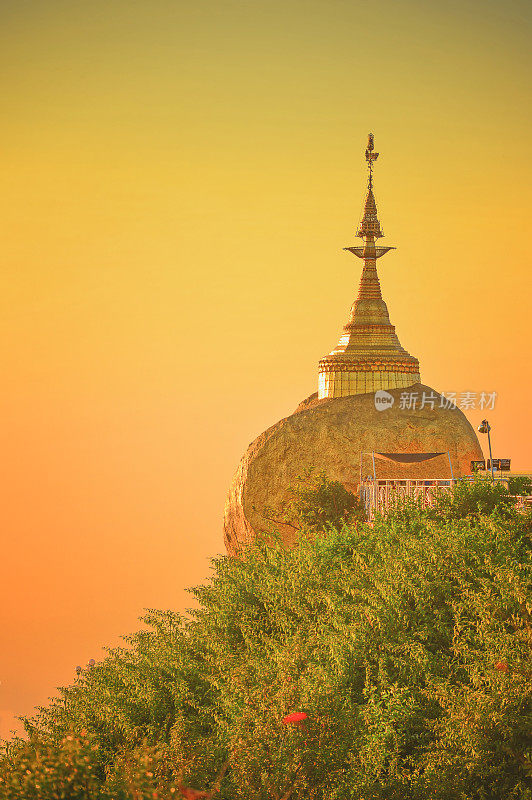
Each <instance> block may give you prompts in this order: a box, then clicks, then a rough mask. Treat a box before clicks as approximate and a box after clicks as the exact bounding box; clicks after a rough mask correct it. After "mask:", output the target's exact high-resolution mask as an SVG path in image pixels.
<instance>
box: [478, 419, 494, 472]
mask: <svg viewBox="0 0 532 800" xmlns="http://www.w3.org/2000/svg"><path fill="white" fill-rule="evenodd" d="M490 431H491V425H490V424H489V422H488V420H487V419H483V420H482V424H481V425H479V426H478V432H479V433H487V434H488V449H489V451H490V467H491V480H492V481H493V482H495V476H494V474H493V456H492V454H491V438H490Z"/></svg>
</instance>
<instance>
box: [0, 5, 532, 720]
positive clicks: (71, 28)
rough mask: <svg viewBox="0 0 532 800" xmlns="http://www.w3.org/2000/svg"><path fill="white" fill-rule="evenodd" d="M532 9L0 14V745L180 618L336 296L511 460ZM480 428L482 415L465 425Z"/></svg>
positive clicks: (530, 391) (326, 326)
mask: <svg viewBox="0 0 532 800" xmlns="http://www.w3.org/2000/svg"><path fill="white" fill-rule="evenodd" d="M531 17H532V6H531V5H530V3H529V2H528V1H525V0H522V2H521V1H519V2H516V1H515V0H514V2H511V1H510V2H508V0H506V1H505V2H499V0H497V1H496V2H495V1H492V2H485V1H484V2H467V0H466V1H465V2H454V0H453V2H447V0H446V2H443V3H436V2H430V0H425V2H414V1H413V0H403V2H398V0H393V1H392V0H373V1H372V2H357V1H356V0H355V1H354V2H347V0H319V2H315V1H313V0H305V2H297V1H296V0H283V1H282V2H281V1H280V0H279V1H278V2H277V1H273V2H265V1H263V0H253V1H251V0H250V1H249V2H245V3H244V2H218V3H217V2H213V0H204V1H203V2H201V0H200V1H199V2H198V0H195V1H194V2H178V1H177V0H174V2H170V1H169V0H166V1H165V2H162V1H161V2H158V1H157V0H145V1H144V2H131V0H129V1H128V2H125V1H120V0H115V1H114V2H113V0H105V2H99V0H91V2H88V1H85V2H74V1H73V0H68V2H54V0H49V2H46V3H42V2H24V0H16V2H15V1H13V2H6V0H4V2H3V3H2V6H1V11H0V38H1V42H0V45H1V46H0V71H1V74H2V76H3V80H4V85H3V91H2V103H1V106H0V107H1V109H2V119H1V127H0V136H1V139H2V143H1V148H0V159H1V161H2V163H1V169H2V175H3V181H2V184H3V191H2V194H1V197H0V203H1V209H0V210H1V213H0V224H1V252H2V261H3V269H2V271H1V286H0V303H1V306H2V308H1V313H0V326H1V341H2V353H1V359H2V363H1V369H2V375H3V391H2V392H1V395H0V406H1V408H0V410H1V426H0V430H1V437H2V439H1V452H2V462H1V464H2V476H1V480H0V491H1V504H0V507H1V509H2V516H3V521H2V522H3V524H2V559H1V576H0V577H1V584H0V585H1V593H2V596H1V598H0V600H1V602H0V614H1V616H2V628H1V631H2V634H1V636H2V638H1V648H0V650H1V652H0V658H1V661H0V681H1V685H0V725H1V726H2V731H3V733H4V734H5V733H6V732H7V731H8V730H9V729H10V727H11V726H12V717H13V714H20V713H26V712H29V711H30V710H31V708H32V707H33V706H35V705H36V704H40V703H43V702H45V701H46V698H47V697H48V696H49V695H50V694H52V693H53V691H54V687H55V686H57V685H64V684H65V683H68V682H71V681H72V680H73V678H74V669H75V666H76V665H77V664H85V663H86V662H87V660H88V659H89V658H91V657H95V658H99V657H101V655H102V651H101V647H102V645H112V644H117V643H118V642H119V638H118V637H119V636H120V634H122V633H127V632H128V631H131V630H134V629H135V628H136V627H137V618H138V616H139V615H140V614H141V613H142V609H143V608H144V607H159V608H166V607H171V608H177V609H184V608H186V607H189V606H192V604H193V603H192V598H191V597H190V596H189V595H187V594H186V593H185V591H184V589H185V588H186V587H188V586H191V585H195V584H197V583H199V582H202V581H204V580H206V579H208V577H209V575H210V571H209V561H208V559H209V558H211V557H212V556H214V555H216V554H218V553H221V552H223V540H222V531H221V518H222V511H223V504H224V497H225V493H226V490H227V487H228V485H229V482H230V480H231V476H232V473H233V471H234V469H235V468H236V465H237V463H238V459H239V458H240V455H241V454H242V452H243V451H244V449H245V448H246V446H247V444H248V443H249V442H250V441H251V440H252V439H253V438H254V437H255V436H256V435H258V434H259V433H260V432H261V431H262V430H264V429H265V428H266V427H268V426H269V425H271V424H273V423H274V422H276V421H277V420H278V419H279V418H280V417H282V416H286V415H287V414H288V413H290V412H291V411H292V410H293V409H294V408H295V407H296V405H297V404H298V403H299V402H300V400H302V399H303V398H304V397H306V396H308V395H309V394H311V393H312V392H313V391H315V390H316V388H317V362H318V359H319V358H320V357H322V356H323V355H325V354H326V353H327V352H328V351H329V350H331V349H332V347H333V346H334V345H335V344H336V342H337V340H338V336H339V333H340V330H341V327H342V325H343V323H344V322H345V320H346V317H347V313H348V309H349V306H350V304H351V302H352V300H353V299H354V296H355V294H356V287H357V283H358V279H359V276H360V262H359V261H358V260H357V259H354V258H353V257H352V256H351V255H350V254H348V253H345V252H343V251H342V248H343V247H344V246H347V245H352V244H354V243H355V238H354V230H355V225H356V223H357V220H358V218H359V216H360V211H361V205H362V199H363V195H364V187H365V180H366V177H365V165H364V161H363V151H364V148H365V144H366V138H367V133H368V131H370V130H372V131H373V132H374V134H375V142H376V146H377V150H379V151H380V153H381V156H380V158H379V161H378V162H377V165H376V171H375V173H376V176H375V193H376V197H377V202H378V204H379V212H380V218H381V223H382V225H383V228H384V231H385V233H386V238H385V239H384V240H383V244H390V245H396V246H397V248H398V249H397V251H396V252H393V253H392V254H390V255H388V256H387V257H386V259H383V261H382V262H380V264H379V268H380V274H381V283H382V289H383V294H384V297H385V299H386V301H387V303H388V307H389V310H390V316H391V320H392V323H394V324H395V325H396V327H397V332H398V335H399V338H400V340H401V343H402V344H403V346H404V347H405V348H406V349H407V350H408V351H409V352H411V353H412V354H413V355H415V356H417V357H418V358H419V360H420V363H421V374H422V380H423V381H424V382H425V383H427V384H429V385H431V386H433V387H434V388H435V389H438V390H440V391H441V390H444V391H457V392H462V391H477V392H480V391H483V390H487V391H497V392H498V401H497V406H496V409H495V411H494V412H492V413H491V416H490V421H491V422H492V425H493V439H494V445H495V450H496V453H495V455H499V456H508V457H512V459H513V463H514V465H515V467H516V468H520V469H522V470H526V469H532V459H531V457H530V439H531V437H530V433H529V428H530V425H529V422H528V415H529V406H530V403H531V395H532V380H531V378H530V352H529V350H530V332H529V329H530V314H531V302H530V290H531V279H530V274H531V247H532V242H531V237H530V234H529V227H530V226H529V218H530V214H531V212H532V190H531V186H532V181H531V165H532V157H531V138H532V137H531V132H532V125H531V121H532V111H531V108H532V103H531V79H532V69H531V66H532V65H531V60H532V54H531V52H532V51H531V48H530V36H531V27H532V26H531ZM479 416H481V415H480V414H479V413H476V412H472V413H471V414H470V419H471V420H472V421H473V422H476V421H477V420H478V419H479Z"/></svg>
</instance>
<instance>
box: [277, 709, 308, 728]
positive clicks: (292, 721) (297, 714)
mask: <svg viewBox="0 0 532 800" xmlns="http://www.w3.org/2000/svg"><path fill="white" fill-rule="evenodd" d="M306 718H307V715H306V714H305V712H304V711H294V713H293V714H288V716H286V717H283V719H282V720H281V722H282V723H283V725H299V723H300V722H303V720H304V719H306Z"/></svg>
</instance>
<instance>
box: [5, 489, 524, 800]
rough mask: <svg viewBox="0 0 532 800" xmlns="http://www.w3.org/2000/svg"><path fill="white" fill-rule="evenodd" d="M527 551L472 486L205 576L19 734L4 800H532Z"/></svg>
mask: <svg viewBox="0 0 532 800" xmlns="http://www.w3.org/2000/svg"><path fill="white" fill-rule="evenodd" d="M501 492H502V493H501ZM531 531H532V524H531V520H530V518H529V517H528V516H526V515H524V514H522V513H519V512H517V511H516V510H515V509H514V507H513V506H512V504H511V503H509V502H507V493H505V491H504V490H501V489H494V488H493V487H490V486H489V485H488V484H487V483H486V482H484V483H482V482H478V483H477V484H475V485H474V486H472V487H469V488H468V487H465V488H461V489H460V490H459V491H458V492H457V493H456V494H455V495H454V496H453V497H451V498H449V499H447V500H445V501H441V502H440V503H439V504H437V505H436V507H435V508H434V509H429V510H426V511H424V510H422V509H421V508H419V507H418V506H416V505H415V504H413V503H407V504H403V505H402V506H400V507H397V509H395V510H394V511H392V512H391V513H389V514H388V515H387V516H386V517H379V518H377V519H376V520H375V522H374V523H373V524H372V525H369V524H362V523H360V522H350V523H347V524H344V525H342V526H340V527H335V526H334V525H326V526H325V529H324V530H323V531H322V533H326V534H327V535H316V532H319V526H317V525H316V524H315V520H314V521H313V524H312V526H311V527H310V529H309V528H308V527H305V525H304V524H302V526H301V531H300V538H299V543H298V546H296V547H294V548H293V549H290V550H287V549H286V548H284V547H282V546H281V543H280V539H278V540H277V541H276V540H275V533H274V532H272V531H270V535H269V538H268V541H266V537H264V539H261V538H259V540H258V541H257V542H256V543H254V544H253V545H252V546H250V547H249V548H248V549H247V550H246V552H245V555H244V557H243V558H226V557H219V558H216V559H213V562H212V568H213V575H212V579H211V580H210V581H209V582H208V583H206V584H205V585H202V586H198V587H195V588H193V589H191V590H190V591H191V592H192V594H193V595H194V597H196V598H197V600H198V601H199V607H198V608H197V609H195V610H192V611H189V613H188V615H179V614H177V613H174V612H170V611H150V612H148V613H147V614H146V616H145V617H144V623H145V625H146V626H147V629H146V630H142V631H139V632H137V633H135V634H134V635H132V636H128V637H125V646H124V647H123V648H117V649H114V650H110V651H109V652H108V655H107V657H106V658H105V659H104V660H103V661H102V662H100V663H98V664H96V665H95V666H94V667H93V668H91V669H86V670H84V671H83V672H82V674H81V676H80V677H79V679H78V680H77V681H76V682H75V683H74V685H72V686H69V687H65V688H63V689H61V690H60V696H59V697H58V698H57V699H56V700H55V701H54V702H52V703H51V704H50V705H49V706H48V707H46V708H42V709H40V710H39V711H38V713H37V714H36V715H35V717H34V718H33V719H31V720H27V721H26V729H27V732H28V741H25V742H24V741H22V740H14V741H12V742H10V743H8V746H7V748H6V753H5V755H4V757H3V760H2V764H1V766H0V798H1V800H20V798H24V800H33V799H34V798H35V800H37V798H39V800H59V798H72V800H77V799H78V798H79V800H81V799H82V798H83V800H85V799H86V800H88V799H89V798H102V800H103V799H104V798H109V799H110V798H114V799H115V800H116V799H118V800H129V799H130V798H131V800H133V798H135V800H143V799H144V798H160V800H167V798H171V797H179V796H182V797H189V798H193V797H201V796H211V795H212V794H215V796H216V797H219V798H220V799H221V800H288V799H289V798H292V800H298V799H299V798H300V799H301V800H303V799H305V800H348V798H349V799H350V798H353V800H354V799H355V798H356V800H385V799H386V800H505V799H506V798H508V800H509V798H517V799H518V800H532V788H531V787H532V758H531V748H532V664H531V644H532V598H531V595H530V586H531V577H532V570H531V567H532V565H531ZM272 536H273V541H272ZM193 789H196V790H197V791H198V792H200V794H197V795H194V794H193ZM201 792H204V793H205V794H201ZM187 793H188V794H187Z"/></svg>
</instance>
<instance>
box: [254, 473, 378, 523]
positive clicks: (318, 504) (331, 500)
mask: <svg viewBox="0 0 532 800" xmlns="http://www.w3.org/2000/svg"><path fill="white" fill-rule="evenodd" d="M288 493H289V495H290V500H289V501H288V502H286V503H283V504H282V505H281V507H280V508H275V509H274V508H270V507H268V508H265V509H263V510H262V516H263V518H264V519H265V520H267V521H269V522H273V523H274V524H282V525H288V526H289V527H291V528H295V529H296V530H306V531H321V532H328V531H329V530H331V529H334V530H340V529H341V528H342V527H343V526H344V525H348V524H351V523H354V522H356V521H365V520H366V511H365V508H364V505H363V504H362V503H361V501H360V499H359V498H358V497H357V496H356V495H354V494H353V493H352V492H349V491H348V490H347V489H346V488H345V486H344V485H343V484H342V483H340V481H332V480H330V479H329V478H328V477H327V475H326V474H325V472H323V471H315V470H314V469H309V470H307V471H306V472H304V473H303V475H300V476H298V477H297V478H296V480H295V482H294V483H293V484H292V485H291V486H290V487H289V489H288Z"/></svg>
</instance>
